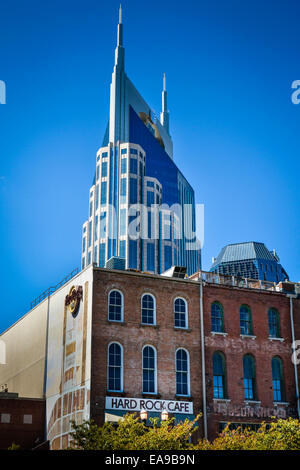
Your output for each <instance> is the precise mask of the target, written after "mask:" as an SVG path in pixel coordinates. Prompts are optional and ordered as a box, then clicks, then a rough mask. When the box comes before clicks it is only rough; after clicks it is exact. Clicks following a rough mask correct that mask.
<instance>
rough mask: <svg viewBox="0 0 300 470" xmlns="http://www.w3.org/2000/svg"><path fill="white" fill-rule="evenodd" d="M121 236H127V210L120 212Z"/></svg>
mask: <svg viewBox="0 0 300 470" xmlns="http://www.w3.org/2000/svg"><path fill="white" fill-rule="evenodd" d="M120 235H126V209H121V210H120Z"/></svg>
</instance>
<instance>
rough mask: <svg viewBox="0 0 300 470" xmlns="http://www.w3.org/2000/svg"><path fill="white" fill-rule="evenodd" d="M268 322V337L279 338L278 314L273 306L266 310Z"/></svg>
mask: <svg viewBox="0 0 300 470" xmlns="http://www.w3.org/2000/svg"><path fill="white" fill-rule="evenodd" d="M268 323H269V336H270V338H280V328H279V314H278V312H277V310H276V309H275V308H270V310H269V311H268Z"/></svg>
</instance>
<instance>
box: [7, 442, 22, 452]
mask: <svg viewBox="0 0 300 470" xmlns="http://www.w3.org/2000/svg"><path fill="white" fill-rule="evenodd" d="M7 450H20V446H19V445H17V444H15V443H14V442H13V443H12V445H11V446H10V447H9V448H8V449H7Z"/></svg>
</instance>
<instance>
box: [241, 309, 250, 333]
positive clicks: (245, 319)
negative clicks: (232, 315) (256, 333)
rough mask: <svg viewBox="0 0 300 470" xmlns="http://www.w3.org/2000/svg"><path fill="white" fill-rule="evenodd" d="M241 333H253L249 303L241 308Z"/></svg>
mask: <svg viewBox="0 0 300 470" xmlns="http://www.w3.org/2000/svg"><path fill="white" fill-rule="evenodd" d="M240 325H241V335H252V319H251V310H250V308H249V307H248V306H247V305H242V306H241V308H240Z"/></svg>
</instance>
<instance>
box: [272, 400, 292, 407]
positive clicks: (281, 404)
mask: <svg viewBox="0 0 300 470" xmlns="http://www.w3.org/2000/svg"><path fill="white" fill-rule="evenodd" d="M273 405H274V406H289V402H287V401H273Z"/></svg>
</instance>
